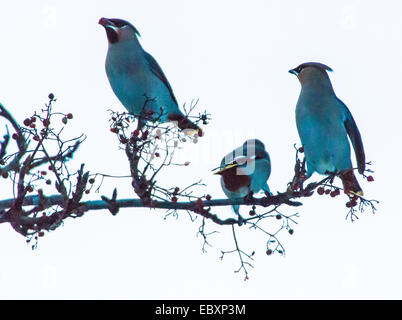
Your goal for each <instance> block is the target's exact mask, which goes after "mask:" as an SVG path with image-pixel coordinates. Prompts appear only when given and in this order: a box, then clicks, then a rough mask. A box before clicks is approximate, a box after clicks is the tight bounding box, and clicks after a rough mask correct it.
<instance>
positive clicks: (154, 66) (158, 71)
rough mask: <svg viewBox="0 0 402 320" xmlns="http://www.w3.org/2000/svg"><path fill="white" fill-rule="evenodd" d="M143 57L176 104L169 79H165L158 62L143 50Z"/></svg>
mask: <svg viewBox="0 0 402 320" xmlns="http://www.w3.org/2000/svg"><path fill="white" fill-rule="evenodd" d="M144 57H145V60H146V61H147V63H148V65H149V68H150V69H151V72H152V73H153V74H154V75H156V76H157V77H158V78H159V79H160V80H161V81H162V82H163V84H164V85H165V86H166V88H167V89H168V90H169V93H170V96H171V97H172V100H173V101H174V102H175V104H177V105H178V103H177V100H176V97H175V96H174V94H173V90H172V87H171V86H170V84H169V81H168V80H167V79H166V76H165V74H164V73H163V71H162V69H161V67H160V66H159V64H158V62H156V60H155V59H154V57H152V56H151V55H150V54H149V53H148V52H146V51H144Z"/></svg>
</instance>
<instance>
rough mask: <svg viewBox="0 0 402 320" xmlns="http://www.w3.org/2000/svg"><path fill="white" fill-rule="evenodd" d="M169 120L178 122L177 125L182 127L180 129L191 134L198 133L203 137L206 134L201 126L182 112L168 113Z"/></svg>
mask: <svg viewBox="0 0 402 320" xmlns="http://www.w3.org/2000/svg"><path fill="white" fill-rule="evenodd" d="M168 120H169V121H175V122H177V126H178V127H179V128H180V130H183V131H185V133H186V134H189V135H193V134H198V136H199V137H202V136H203V134H204V133H203V131H202V129H201V128H200V127H199V126H197V125H196V124H195V123H193V122H191V121H190V120H189V119H188V118H186V117H185V116H184V115H182V114H178V113H170V114H169V115H168Z"/></svg>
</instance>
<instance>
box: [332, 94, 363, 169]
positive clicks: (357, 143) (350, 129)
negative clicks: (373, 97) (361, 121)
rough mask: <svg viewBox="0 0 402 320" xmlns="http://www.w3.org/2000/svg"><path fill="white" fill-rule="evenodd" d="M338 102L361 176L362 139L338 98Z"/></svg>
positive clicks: (347, 110) (350, 115) (351, 117)
mask: <svg viewBox="0 0 402 320" xmlns="http://www.w3.org/2000/svg"><path fill="white" fill-rule="evenodd" d="M338 101H339V103H340V104H341V105H342V106H343V108H344V115H345V120H344V125H345V128H346V132H347V133H348V135H349V138H350V141H352V145H353V149H354V150H355V154H356V160H357V168H358V170H359V173H360V174H362V173H363V172H364V169H365V167H366V157H365V155H364V148H363V142H362V138H361V136H360V132H359V129H358V128H357V125H356V122H355V120H354V119H353V116H352V114H351V113H350V111H349V109H348V107H346V105H345V104H344V103H343V102H342V101H341V100H340V99H339V98H338Z"/></svg>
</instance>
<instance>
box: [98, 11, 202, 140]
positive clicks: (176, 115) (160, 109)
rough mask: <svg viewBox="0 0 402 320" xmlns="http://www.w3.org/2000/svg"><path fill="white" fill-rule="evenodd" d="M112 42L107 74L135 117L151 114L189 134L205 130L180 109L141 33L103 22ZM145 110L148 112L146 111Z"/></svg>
mask: <svg viewBox="0 0 402 320" xmlns="http://www.w3.org/2000/svg"><path fill="white" fill-rule="evenodd" d="M99 24H100V25H102V26H103V27H104V28H105V30H106V36H107V39H108V42H109V47H108V52H107V57H106V63H105V67H106V74H107V77H108V79H109V83H110V85H111V87H112V89H113V91H114V93H115V94H116V96H117V98H118V99H119V100H120V102H121V103H122V104H123V105H124V107H125V108H126V109H127V110H128V111H129V112H131V113H133V114H134V115H137V116H140V115H141V114H142V112H144V111H145V112H147V113H146V114H147V115H149V114H151V116H152V118H153V119H158V120H159V121H161V122H166V121H174V122H177V125H178V127H179V128H180V129H181V130H184V132H185V133H187V134H195V133H196V134H198V136H202V130H201V128H200V127H198V126H197V125H196V124H194V123H193V122H191V121H190V120H189V119H188V118H187V117H186V116H185V115H184V114H183V113H182V112H181V111H180V109H179V106H178V103H177V100H176V98H175V96H174V94H173V90H172V87H171V86H170V84H169V82H168V80H167V79H166V76H165V74H164V73H163V71H162V69H161V67H160V66H159V64H158V63H157V62H156V60H155V59H154V58H153V57H152V56H151V55H150V54H149V53H147V52H146V51H145V50H144V49H143V48H142V46H141V44H140V42H139V40H138V37H139V35H140V34H139V32H138V30H137V29H136V28H135V27H134V26H133V25H132V24H130V23H129V22H127V21H125V20H122V19H107V18H101V19H100V20H99ZM144 108H145V110H144Z"/></svg>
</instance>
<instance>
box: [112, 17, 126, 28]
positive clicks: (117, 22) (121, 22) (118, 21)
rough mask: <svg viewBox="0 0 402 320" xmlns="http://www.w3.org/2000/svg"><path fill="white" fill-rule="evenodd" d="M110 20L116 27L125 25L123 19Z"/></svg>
mask: <svg viewBox="0 0 402 320" xmlns="http://www.w3.org/2000/svg"><path fill="white" fill-rule="evenodd" d="M111 21H112V22H113V24H114V25H115V26H116V27H117V28H123V27H126V26H127V22H125V21H123V20H117V19H115V20H112V19H111Z"/></svg>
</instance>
